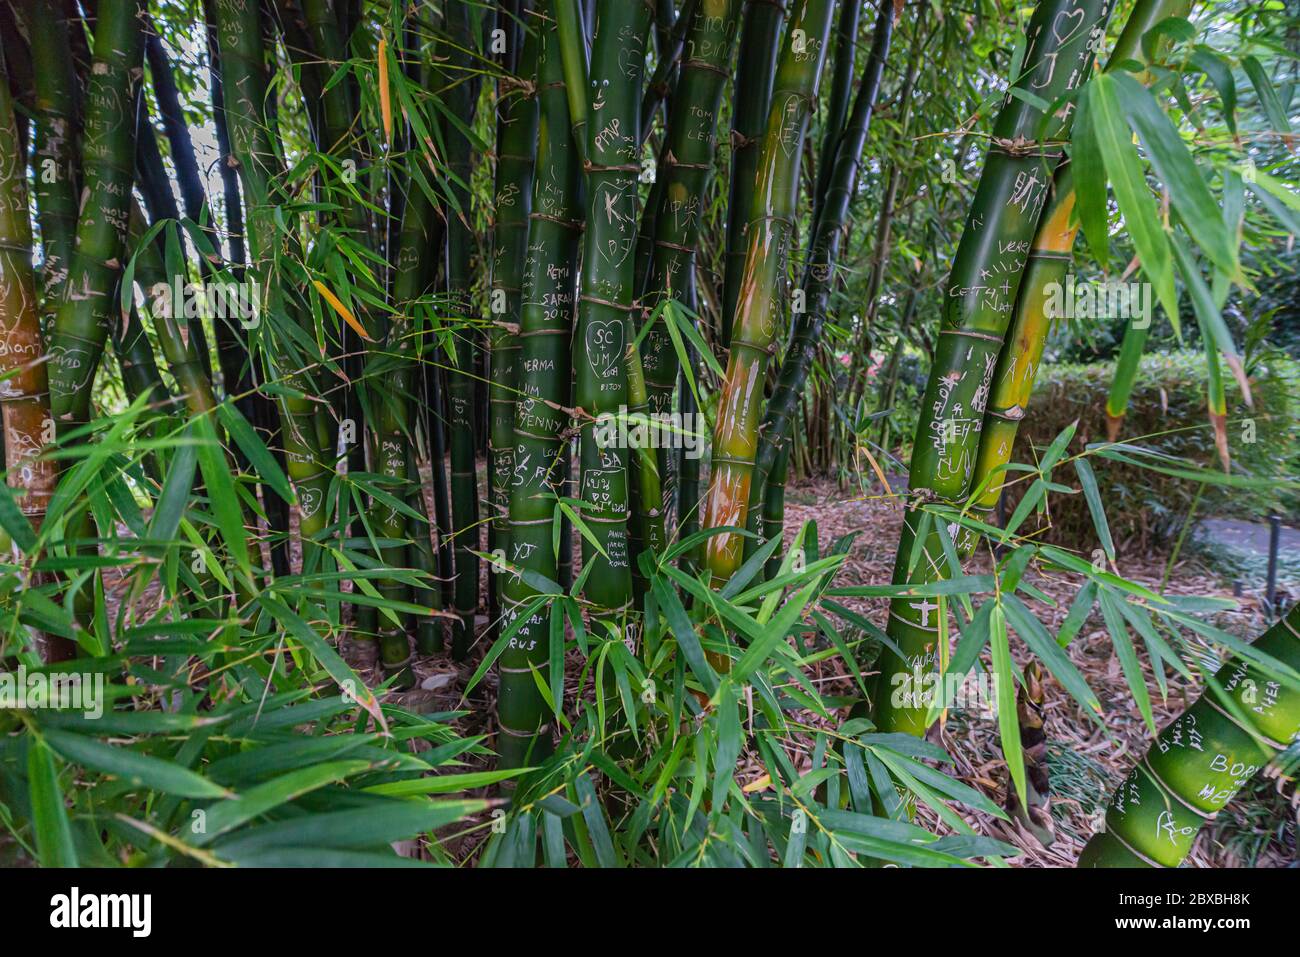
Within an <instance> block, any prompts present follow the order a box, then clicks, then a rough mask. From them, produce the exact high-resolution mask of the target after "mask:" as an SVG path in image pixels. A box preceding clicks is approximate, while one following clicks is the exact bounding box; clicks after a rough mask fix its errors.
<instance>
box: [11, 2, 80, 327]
mask: <svg viewBox="0 0 1300 957" xmlns="http://www.w3.org/2000/svg"><path fill="white" fill-rule="evenodd" d="M23 13H24V17H25V19H26V21H27V30H28V34H29V36H30V39H31V48H32V57H33V58H34V59H35V60H36V62H37V63H40V64H41V68H40V69H39V70H37V71H36V73H35V76H34V77H33V84H34V87H35V98H36V115H35V117H34V119H35V121H36V137H35V151H34V153H33V156H32V167H33V170H34V171H35V174H36V179H35V189H34V192H35V198H36V221H37V222H38V223H39V224H40V227H41V250H42V253H43V258H42V262H41V285H42V295H43V297H44V303H45V305H44V311H45V316H46V320H47V324H48V323H51V322H53V316H54V312H55V311H56V310H57V308H58V304H59V303H60V302H61V301H62V300H63V296H64V290H65V289H66V287H67V280H68V274H69V272H70V270H71V266H72V252H73V244H74V243H75V241H76V236H77V210H78V206H79V198H80V185H81V183H80V181H81V170H80V149H79V147H80V139H81V124H80V123H79V122H78V115H77V105H76V104H77V76H76V72H75V69H74V66H73V58H72V56H71V39H70V37H69V23H68V20H67V18H66V17H65V16H64V15H63V11H62V9H59V10H57V11H51V10H49V9H48V8H47V7H46V5H45V4H44V3H38V2H37V0H25V3H24V5H23ZM76 28H77V29H80V24H76Z"/></svg>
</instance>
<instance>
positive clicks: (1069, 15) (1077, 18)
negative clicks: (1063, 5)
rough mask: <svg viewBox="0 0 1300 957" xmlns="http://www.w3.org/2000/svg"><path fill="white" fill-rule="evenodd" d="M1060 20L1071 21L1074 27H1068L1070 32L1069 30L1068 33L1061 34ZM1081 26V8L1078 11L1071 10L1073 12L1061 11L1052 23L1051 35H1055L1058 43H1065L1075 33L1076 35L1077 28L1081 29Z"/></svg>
mask: <svg viewBox="0 0 1300 957" xmlns="http://www.w3.org/2000/svg"><path fill="white" fill-rule="evenodd" d="M1062 20H1073V21H1074V26H1072V27H1070V30H1069V32H1068V33H1062V32H1061V21H1062ZM1082 26H1083V9H1082V8H1080V9H1078V10H1073V11H1065V10H1062V11H1061V12H1060V13H1058V14H1057V15H1056V19H1055V20H1053V21H1052V33H1053V35H1055V37H1056V39H1057V42H1058V43H1065V42H1066V41H1067V40H1069V39H1070V38H1071V37H1073V36H1074V35H1075V34H1076V33H1078V32H1079V28H1080V27H1082Z"/></svg>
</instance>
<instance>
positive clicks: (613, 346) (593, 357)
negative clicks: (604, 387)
mask: <svg viewBox="0 0 1300 957" xmlns="http://www.w3.org/2000/svg"><path fill="white" fill-rule="evenodd" d="M624 337H625V332H624V329H623V322H622V320H619V319H595V320H592V321H591V322H589V323H587V330H586V332H585V333H584V335H583V344H584V345H585V346H586V349H587V362H588V363H590V365H591V371H592V372H594V373H595V374H596V378H597V379H613V378H616V377H617V376H618V372H619V369H620V363H621V362H622V360H623V346H624Z"/></svg>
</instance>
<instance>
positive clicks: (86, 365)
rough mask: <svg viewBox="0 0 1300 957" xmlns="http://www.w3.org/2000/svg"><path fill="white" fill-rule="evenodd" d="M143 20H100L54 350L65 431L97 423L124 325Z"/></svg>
mask: <svg viewBox="0 0 1300 957" xmlns="http://www.w3.org/2000/svg"><path fill="white" fill-rule="evenodd" d="M142 16H143V10H142V7H141V4H140V3H139V0H102V2H101V3H100V5H99V9H98V15H97V17H96V21H95V46H94V55H93V59H92V62H91V70H90V79H89V82H88V89H87V91H86V110H85V135H84V137H83V142H82V155H83V159H82V163H81V169H82V176H83V177H84V188H83V192H84V196H85V200H84V202H83V203H82V204H81V209H82V214H81V217H80V219H79V220H78V221H77V230H76V246H75V249H74V251H73V254H72V260H71V264H70V269H69V272H68V280H67V287H66V292H65V295H64V296H63V298H62V299H61V300H60V301H59V305H58V310H57V312H56V313H55V315H54V323H53V327H52V329H51V335H50V341H49V350H48V351H49V355H50V373H49V378H50V406H51V409H52V411H53V413H54V421H55V423H56V425H57V427H58V428H59V430H60V431H64V430H67V429H69V428H75V427H76V426H78V425H81V424H83V423H85V422H86V421H88V420H89V418H90V403H91V390H92V387H93V386H94V382H95V372H96V370H97V369H98V368H99V360H100V358H101V357H102V356H103V354H104V344H105V342H106V341H107V339H108V331H109V329H110V327H111V325H112V323H113V322H114V321H116V318H117V303H116V301H115V297H114V295H113V293H114V291H115V290H116V289H117V281H118V277H120V276H121V274H122V269H123V266H124V265H125V263H124V258H125V253H126V233H127V226H128V224H129V222H130V218H131V187H132V184H133V182H134V179H135V124H136V110H137V109H139V90H140V78H141V76H142V74H143V72H144V65H143V64H144V32H143V27H144V22H143V19H142ZM65 55H66V54H65Z"/></svg>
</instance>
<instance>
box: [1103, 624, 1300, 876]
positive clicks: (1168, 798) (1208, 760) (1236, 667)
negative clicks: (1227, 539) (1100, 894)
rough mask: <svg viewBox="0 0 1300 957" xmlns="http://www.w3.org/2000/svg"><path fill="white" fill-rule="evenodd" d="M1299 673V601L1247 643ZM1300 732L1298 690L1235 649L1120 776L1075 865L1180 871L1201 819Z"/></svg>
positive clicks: (1219, 806) (1210, 815) (1209, 815)
mask: <svg viewBox="0 0 1300 957" xmlns="http://www.w3.org/2000/svg"><path fill="white" fill-rule="evenodd" d="M1251 648H1252V650H1253V651H1255V652H1260V653H1262V654H1265V655H1271V656H1272V657H1273V658H1274V659H1275V660H1276V661H1277V662H1280V663H1281V665H1282V666H1283V667H1285V668H1290V669H1292V672H1293V673H1294V671H1295V670H1296V669H1300V605H1297V606H1295V607H1293V608H1292V609H1291V610H1290V611H1289V612H1288V613H1287V614H1286V615H1284V616H1283V617H1282V618H1281V619H1279V620H1278V621H1277V622H1276V623H1275V624H1274V625H1273V626H1272V627H1271V628H1269V629H1268V630H1267V631H1265V632H1264V634H1263V636H1262V637H1260V638H1259V639H1257V640H1256V641H1255V643H1254V644H1253V645H1252V646H1251ZM1298 735H1300V689H1298V688H1297V687H1296V684H1295V683H1294V681H1282V680H1279V679H1278V678H1276V677H1274V676H1273V675H1272V674H1270V672H1269V671H1266V670H1265V669H1263V668H1261V667H1260V666H1259V665H1258V664H1254V663H1252V662H1250V661H1248V660H1245V659H1243V657H1242V656H1241V655H1234V656H1233V657H1232V658H1230V659H1229V660H1228V661H1227V663H1226V664H1224V665H1223V667H1221V668H1220V669H1219V670H1218V672H1217V673H1216V674H1215V675H1214V677H1213V679H1211V681H1210V682H1209V686H1208V687H1207V688H1206V690H1205V692H1204V693H1203V694H1202V695H1201V697H1200V698H1199V699H1197V701H1196V703H1195V704H1193V705H1192V706H1191V707H1190V708H1188V709H1187V710H1186V711H1184V712H1183V713H1182V715H1180V716H1179V717H1178V718H1176V719H1175V720H1174V721H1173V722H1172V723H1170V724H1169V726H1168V727H1166V728H1165V730H1164V731H1162V732H1161V734H1160V736H1159V737H1158V738H1156V741H1155V744H1154V745H1152V747H1151V749H1150V750H1149V751H1148V752H1147V754H1146V757H1145V758H1143V759H1142V761H1141V762H1139V763H1138V765H1137V766H1136V767H1134V768H1133V770H1132V771H1130V772H1129V775H1128V777H1126V778H1125V779H1124V783H1123V784H1121V785H1120V786H1119V787H1118V788H1117V789H1116V791H1115V793H1114V796H1113V797H1112V798H1111V802H1110V806H1109V808H1108V809H1107V811H1106V828H1105V830H1104V831H1102V832H1099V833H1097V834H1095V835H1093V838H1092V840H1090V841H1089V842H1088V844H1087V846H1086V847H1084V849H1083V853H1082V854H1080V855H1079V865H1078V866H1079V867H1177V866H1178V865H1179V864H1181V863H1182V862H1183V859H1184V858H1185V857H1186V856H1187V854H1188V852H1189V851H1190V850H1191V848H1192V843H1193V842H1194V841H1195V840H1196V835H1197V834H1198V833H1199V832H1200V830H1201V828H1202V827H1204V826H1205V823H1206V822H1207V821H1209V820H1212V819H1213V817H1214V815H1215V814H1217V813H1218V812H1219V811H1220V810H1221V809H1222V808H1223V807H1224V805H1226V804H1227V803H1228V802H1229V801H1230V800H1231V799H1232V797H1233V796H1234V795H1235V794H1236V793H1237V792H1238V791H1240V790H1241V788H1242V787H1243V786H1245V784H1246V783H1247V782H1248V781H1249V780H1250V779H1251V778H1252V777H1254V776H1255V775H1256V774H1257V773H1258V772H1259V771H1260V770H1261V769H1262V768H1264V767H1265V766H1266V765H1267V764H1268V763H1269V762H1270V761H1272V760H1273V759H1274V758H1276V757H1277V756H1278V755H1279V754H1280V753H1281V752H1282V751H1284V750H1285V749H1286V748H1288V747H1290V746H1291V745H1292V744H1293V742H1294V741H1295V740H1296V737H1297V736H1298Z"/></svg>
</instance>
